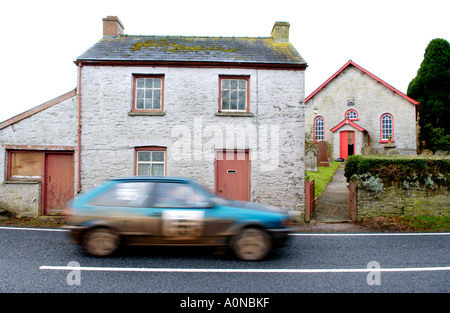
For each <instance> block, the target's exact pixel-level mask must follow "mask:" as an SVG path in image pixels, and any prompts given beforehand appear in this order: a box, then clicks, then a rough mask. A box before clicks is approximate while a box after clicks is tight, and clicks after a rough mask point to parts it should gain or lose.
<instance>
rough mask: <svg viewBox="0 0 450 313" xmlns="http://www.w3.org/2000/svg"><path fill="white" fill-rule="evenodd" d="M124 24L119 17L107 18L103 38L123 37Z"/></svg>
mask: <svg viewBox="0 0 450 313" xmlns="http://www.w3.org/2000/svg"><path fill="white" fill-rule="evenodd" d="M123 30H124V27H123V24H122V22H121V21H120V20H119V18H118V17H117V16H107V17H105V18H104V19H103V37H117V36H122V35H123Z"/></svg>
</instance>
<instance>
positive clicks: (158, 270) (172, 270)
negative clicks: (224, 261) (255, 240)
mask: <svg viewBox="0 0 450 313" xmlns="http://www.w3.org/2000/svg"><path fill="white" fill-rule="evenodd" d="M39 269H40V270H56V271H97V272H152V273H366V272H430V271H450V266H444V267H412V268H376V269H375V268H336V269H296V268H280V269H253V268H140V267H93V266H86V267H83V266H46V265H44V266H41V267H39Z"/></svg>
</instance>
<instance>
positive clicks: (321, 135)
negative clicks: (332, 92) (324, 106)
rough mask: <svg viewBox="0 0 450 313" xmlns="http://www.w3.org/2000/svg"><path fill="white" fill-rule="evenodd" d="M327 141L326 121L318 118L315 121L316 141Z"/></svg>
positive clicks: (320, 117)
mask: <svg viewBox="0 0 450 313" xmlns="http://www.w3.org/2000/svg"><path fill="white" fill-rule="evenodd" d="M324 139H325V119H324V118H323V117H322V116H318V117H316V118H315V119H314V140H315V141H321V140H324Z"/></svg>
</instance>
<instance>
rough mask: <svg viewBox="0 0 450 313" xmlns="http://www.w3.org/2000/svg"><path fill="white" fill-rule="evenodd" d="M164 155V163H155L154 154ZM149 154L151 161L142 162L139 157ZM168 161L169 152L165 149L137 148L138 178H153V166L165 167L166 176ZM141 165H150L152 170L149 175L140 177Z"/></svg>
mask: <svg viewBox="0 0 450 313" xmlns="http://www.w3.org/2000/svg"><path fill="white" fill-rule="evenodd" d="M155 152H157V153H163V154H164V157H163V160H162V161H154V160H153V153H155ZM144 153H149V154H150V160H149V161H140V160H139V155H140V154H144ZM166 160H167V151H166V150H165V149H162V148H161V149H159V148H137V149H136V176H152V172H151V171H152V165H153V164H162V165H163V175H162V176H166ZM140 164H148V165H149V168H150V172H149V173H147V175H139V165H140Z"/></svg>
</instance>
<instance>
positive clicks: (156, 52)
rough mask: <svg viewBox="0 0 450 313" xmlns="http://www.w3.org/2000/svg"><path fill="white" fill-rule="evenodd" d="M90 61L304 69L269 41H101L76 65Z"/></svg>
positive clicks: (289, 49)
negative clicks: (276, 66) (199, 63)
mask: <svg viewBox="0 0 450 313" xmlns="http://www.w3.org/2000/svg"><path fill="white" fill-rule="evenodd" d="M89 61H152V62H201V63H202V62H205V63H227V64H228V63H240V64H262V65H264V64H266V65H268V64H270V65H283V66H289V67H306V66H307V64H306V62H305V60H304V59H303V58H302V57H301V56H300V54H299V53H298V52H297V50H296V49H295V48H294V47H293V45H292V44H290V43H278V42H274V40H273V39H272V38H271V37H267V38H266V37H255V38H249V37H184V36H183V37H181V36H131V35H124V36H119V37H104V38H103V39H101V40H100V41H99V42H97V43H96V44H95V45H93V46H92V47H91V48H89V49H88V50H87V51H86V52H84V53H83V54H82V55H80V56H79V57H78V58H77V60H76V61H75V62H76V63H79V62H89Z"/></svg>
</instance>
